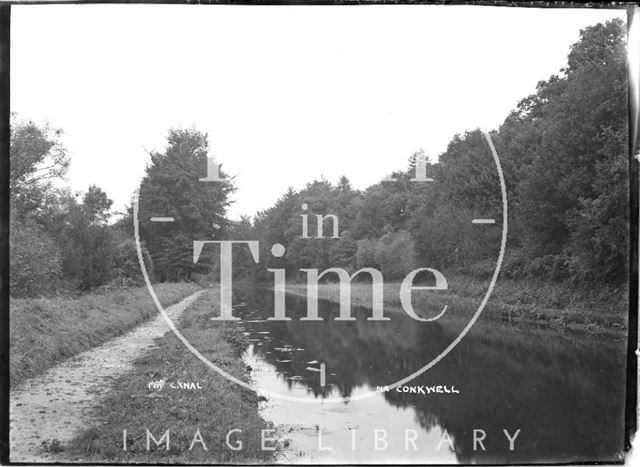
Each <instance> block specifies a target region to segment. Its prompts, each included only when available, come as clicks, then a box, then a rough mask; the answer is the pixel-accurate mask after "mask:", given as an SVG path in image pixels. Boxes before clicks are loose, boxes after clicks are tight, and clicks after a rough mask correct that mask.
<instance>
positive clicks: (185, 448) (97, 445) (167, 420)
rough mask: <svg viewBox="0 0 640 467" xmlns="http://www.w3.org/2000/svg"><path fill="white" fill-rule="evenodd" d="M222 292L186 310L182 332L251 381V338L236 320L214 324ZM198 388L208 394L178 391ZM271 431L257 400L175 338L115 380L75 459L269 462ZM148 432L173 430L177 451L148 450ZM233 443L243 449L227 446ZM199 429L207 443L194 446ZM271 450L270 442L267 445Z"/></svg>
mask: <svg viewBox="0 0 640 467" xmlns="http://www.w3.org/2000/svg"><path fill="white" fill-rule="evenodd" d="M216 300H217V297H216V292H214V291H212V290H209V291H207V292H206V293H205V294H204V295H203V296H202V297H200V299H199V300H198V301H197V302H196V303H195V304H194V305H193V307H192V308H191V309H189V310H187V311H186V312H185V315H184V317H183V318H182V320H181V321H180V323H179V324H178V327H179V328H180V330H181V332H182V334H183V335H184V336H185V337H186V338H187V339H188V340H189V342H190V343H191V344H192V345H193V346H194V347H196V348H197V349H199V350H200V352H202V354H203V355H205V356H206V357H207V358H208V359H210V360H211V361H212V362H214V363H216V364H217V365H219V366H221V367H222V368H224V370H225V371H227V372H229V373H231V374H233V375H234V376H236V377H238V378H240V379H242V380H244V381H248V378H249V376H248V371H249V369H248V368H246V367H245V365H244V364H243V363H242V360H241V353H242V352H243V350H244V349H245V348H246V345H247V342H246V337H245V336H244V335H243V334H242V333H241V332H240V330H238V329H237V327H236V325H235V324H234V323H228V322H227V323H225V322H214V321H211V319H210V318H211V316H212V314H213V313H214V311H213V309H212V307H213V306H215V305H214V304H215V303H216ZM160 380H164V381H165V385H164V387H163V388H162V389H160V390H158V389H156V390H154V389H149V383H150V382H152V381H160ZM178 382H182V383H195V384H198V385H199V386H200V387H201V388H202V389H180V388H179V387H171V385H172V384H173V385H174V386H176V385H178ZM268 428H269V426H267V424H266V423H265V422H264V421H263V420H262V419H261V418H260V417H259V415H258V398H257V396H256V395H255V394H254V393H253V392H251V391H249V390H247V389H244V388H242V387H240V386H238V385H237V384H235V383H232V382H230V381H228V380H227V379H226V378H223V377H222V376H220V375H219V374H217V373H216V372H214V371H213V370H211V369H209V368H208V367H206V366H205V365H204V364H203V363H202V362H201V361H200V360H198V359H197V358H196V357H195V356H194V355H192V354H191V353H190V352H189V350H188V349H186V348H185V347H184V346H183V345H182V343H181V342H180V341H179V340H178V339H177V338H176V337H175V336H174V335H173V334H172V333H171V332H169V333H167V334H165V335H164V336H163V337H162V338H160V339H158V340H157V345H156V347H155V348H154V349H152V350H151V351H149V352H148V353H147V354H146V355H145V356H143V357H142V358H140V359H138V360H137V361H135V362H134V370H133V371H131V372H130V373H128V374H125V375H123V376H121V377H120V378H118V379H117V380H116V381H115V382H114V386H113V390H112V391H111V393H110V395H109V397H108V398H107V399H106V400H105V401H104V402H103V403H102V405H101V407H100V408H99V409H98V412H97V417H96V421H95V424H94V425H93V426H91V427H89V428H88V429H86V430H85V431H84V432H83V433H82V434H81V435H80V436H79V437H77V438H76V439H75V440H74V441H73V442H72V443H71V445H70V447H69V449H68V452H67V454H68V455H71V457H72V458H73V459H74V461H83V462H112V463H120V462H125V463H197V464H202V463H247V462H249V463H251V462H257V461H260V462H267V463H268V461H269V460H270V459H271V454H272V453H271V452H270V451H262V449H261V430H262V429H268ZM125 429H126V430H127V438H128V444H127V450H126V451H124V450H123V449H122V445H123V442H122V438H123V434H122V430H125ZM146 429H148V430H149V431H150V432H151V433H152V435H153V436H154V437H155V439H157V440H159V439H160V437H161V436H162V435H163V434H164V433H165V432H166V431H167V430H170V433H169V439H170V449H169V450H168V451H167V450H165V449H164V448H165V445H164V444H162V446H161V447H155V445H154V444H153V441H152V442H151V445H150V446H151V450H149V451H147V449H146V436H147V435H146ZM233 429H239V430H242V432H241V433H239V432H235V433H233V434H232V436H231V438H230V444H231V445H233V446H236V443H237V441H239V440H241V441H242V444H243V446H242V449H241V450H237V451H234V450H231V449H230V448H228V447H227V446H226V443H225V437H226V435H227V433H228V432H229V431H230V430H233ZM197 430H200V434H201V436H202V441H203V442H204V444H205V445H206V447H207V449H208V450H205V449H204V447H203V445H202V443H201V442H196V443H195V444H194V446H193V449H191V450H190V449H189V447H190V446H191V443H192V441H193V439H194V436H195V434H196V432H197ZM267 445H268V446H270V444H267Z"/></svg>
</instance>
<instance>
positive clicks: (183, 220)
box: [139, 129, 235, 280]
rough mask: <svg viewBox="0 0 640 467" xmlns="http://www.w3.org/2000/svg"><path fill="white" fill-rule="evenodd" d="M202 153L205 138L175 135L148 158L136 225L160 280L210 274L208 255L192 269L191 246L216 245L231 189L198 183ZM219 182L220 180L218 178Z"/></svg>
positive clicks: (225, 185)
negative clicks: (167, 218) (202, 242)
mask: <svg viewBox="0 0 640 467" xmlns="http://www.w3.org/2000/svg"><path fill="white" fill-rule="evenodd" d="M207 152H208V143H207V135H205V134H203V133H200V132H199V131H197V130H193V129H189V130H176V129H174V130H170V131H169V136H168V144H167V147H166V150H165V151H164V152H163V153H159V152H152V153H151V154H150V155H151V164H150V165H148V166H147V170H146V175H145V177H144V179H143V180H142V183H141V185H140V198H139V199H140V216H139V225H140V236H141V238H142V239H144V241H145V242H146V244H147V248H148V249H149V252H150V254H151V257H152V258H153V262H154V265H155V269H156V274H157V275H158V277H159V279H160V280H181V279H189V278H190V277H191V273H192V272H194V271H195V272H205V273H206V272H207V271H209V270H210V269H211V266H210V264H211V259H210V258H211V257H212V254H211V250H208V249H205V250H206V252H203V258H202V259H201V260H200V261H199V263H198V264H197V265H194V263H193V259H192V257H193V241H194V240H216V239H221V238H222V236H223V234H224V231H225V229H226V228H227V225H228V222H227V219H226V217H225V213H226V209H227V207H228V206H229V203H230V201H229V195H230V194H231V193H232V192H233V191H234V190H235V188H234V186H233V183H232V181H231V180H230V179H226V180H223V181H219V182H202V181H200V178H204V177H205V175H206V173H207ZM220 176H221V177H222V178H224V177H225V175H224V173H222V172H221V174H220ZM154 216H163V217H165V216H170V217H173V218H174V219H175V222H171V223H166V224H157V223H153V222H151V221H150V218H151V217H154ZM207 258H209V261H207ZM207 263H208V264H209V265H207Z"/></svg>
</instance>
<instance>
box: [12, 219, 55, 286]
mask: <svg viewBox="0 0 640 467" xmlns="http://www.w3.org/2000/svg"><path fill="white" fill-rule="evenodd" d="M9 251H10V263H9V266H10V278H9V289H10V293H11V296H13V297H34V296H38V295H43V294H45V293H47V292H50V291H52V290H53V289H54V288H55V286H56V284H57V282H58V280H59V279H60V274H61V261H60V251H59V250H58V247H57V246H56V244H55V242H54V241H53V239H52V238H51V237H49V235H47V233H46V232H45V231H44V230H43V229H42V228H41V227H40V226H39V225H37V224H35V223H32V222H23V221H18V220H14V219H11V225H10V233H9Z"/></svg>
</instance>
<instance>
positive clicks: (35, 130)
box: [9, 113, 69, 217]
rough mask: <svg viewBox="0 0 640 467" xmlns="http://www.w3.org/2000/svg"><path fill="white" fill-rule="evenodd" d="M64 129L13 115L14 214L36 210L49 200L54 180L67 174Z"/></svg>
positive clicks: (11, 131)
mask: <svg viewBox="0 0 640 467" xmlns="http://www.w3.org/2000/svg"><path fill="white" fill-rule="evenodd" d="M61 135H62V131H61V130H59V129H51V128H49V127H48V126H46V125H44V126H38V125H36V124H35V123H34V122H32V121H24V120H20V119H19V118H18V116H17V114H15V113H13V114H12V115H11V130H10V136H9V144H10V158H11V164H10V171H9V190H10V193H11V195H10V196H11V212H12V215H13V216H20V217H23V216H26V215H28V214H31V213H33V212H37V210H38V209H40V208H41V207H42V206H43V205H44V204H45V203H46V201H47V195H48V192H49V191H51V188H52V187H51V182H52V181H53V180H55V179H60V178H62V177H64V175H65V174H66V173H67V170H68V168H69V157H68V156H67V153H66V151H65V149H64V147H63V146H62V144H61V143H60V136H61Z"/></svg>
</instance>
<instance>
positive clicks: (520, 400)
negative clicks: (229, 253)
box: [234, 289, 624, 463]
mask: <svg viewBox="0 0 640 467" xmlns="http://www.w3.org/2000/svg"><path fill="white" fill-rule="evenodd" d="M235 302H236V303H240V302H242V304H241V306H238V307H236V310H235V311H234V314H235V315H237V316H240V317H242V319H243V321H242V323H241V326H243V329H244V331H245V332H246V333H247V334H248V337H249V339H250V340H251V342H252V346H251V350H250V358H252V359H253V362H254V364H253V365H252V366H254V367H255V368H254V373H255V374H254V380H255V381H257V384H259V385H260V386H261V387H260V388H261V389H267V390H270V391H273V392H280V393H285V392H286V393H288V394H290V395H296V396H306V397H310V398H313V397H316V398H326V397H336V396H342V397H350V396H353V395H356V394H360V393H364V392H369V391H371V390H375V389H376V387H377V386H383V385H388V384H391V383H394V382H395V381H398V380H400V379H402V378H404V377H406V376H407V375H409V374H411V373H412V372H413V371H416V370H417V369H419V368H421V367H422V366H424V365H425V364H426V363H427V362H429V361H430V360H431V359H432V358H433V357H435V356H436V355H438V354H439V353H440V352H441V351H442V350H443V349H444V348H445V347H446V346H447V345H448V344H449V343H450V342H451V341H452V340H453V339H455V337H456V336H457V334H458V333H459V331H460V325H459V324H458V325H456V324H454V323H447V322H446V321H439V322H435V323H418V322H416V321H414V320H412V319H410V318H409V317H406V316H405V315H403V314H399V315H394V316H393V319H392V320H391V321H386V322H375V321H366V319H365V317H366V316H369V315H370V311H368V310H366V309H354V311H355V312H354V313H353V316H358V317H359V318H358V319H357V320H356V321H351V322H336V321H334V320H333V319H331V320H329V319H328V317H329V316H331V317H335V316H338V306H337V305H336V304H332V303H329V302H321V305H320V316H322V317H325V319H324V320H323V321H319V322H304V321H299V317H300V316H302V315H304V314H305V313H306V301H305V299H303V298H301V297H295V296H287V300H286V310H287V316H291V317H293V318H294V319H293V320H292V321H286V322H281V321H266V319H265V318H267V317H269V316H273V298H272V293H271V292H270V291H268V290H258V289H240V290H238V291H237V296H236V297H235ZM481 321H482V320H481ZM321 362H322V363H324V364H325V365H326V385H325V386H324V387H323V386H321V384H320V374H319V371H318V370H319V365H320V363H321ZM407 385H410V386H437V385H444V386H448V387H455V388H456V389H457V390H459V391H460V393H459V394H433V393H432V394H428V395H423V394H409V393H402V392H397V391H394V390H392V391H389V392H385V393H381V394H380V395H379V396H376V397H373V398H371V399H366V400H362V401H351V402H348V403H345V404H342V403H341V404H321V405H318V404H295V403H291V402H287V401H284V402H279V401H277V400H275V399H274V400H271V401H269V403H268V404H266V407H265V409H264V410H265V416H266V418H267V419H269V420H271V421H273V422H274V423H276V424H278V425H285V426H290V427H292V430H293V427H297V430H295V431H296V432H297V436H298V440H300V432H303V433H304V432H305V430H306V435H307V438H308V439H307V443H306V445H305V444H304V442H302V445H305V446H306V447H305V450H307V451H306V454H307V455H306V456H305V457H304V458H303V459H298V460H302V461H311V462H314V461H315V462H319V461H324V462H330V461H331V462H340V461H345V462H348V461H359V462H382V461H383V460H386V461H390V462H404V463H407V462H441V463H444V462H451V461H454V462H455V461H458V462H464V463H504V462H509V463H523V462H533V461H537V462H542V461H547V462H566V461H597V460H600V461H611V460H615V459H619V455H620V453H621V452H622V448H623V426H624V423H623V410H624V403H623V401H624V346H623V344H621V343H617V344H616V343H611V344H608V345H605V344H603V343H602V342H598V341H597V340H594V339H588V338H585V337H584V336H580V337H577V336H568V335H566V334H560V333H556V332H553V331H539V330H537V331H533V330H532V331H527V332H524V331H518V330H516V329H515V328H510V327H508V326H506V325H504V324H500V323H491V324H488V323H482V322H479V323H478V324H477V325H476V326H474V328H473V329H472V331H471V332H470V333H469V335H467V336H466V337H465V338H464V339H463V340H462V341H461V342H460V344H459V345H458V346H457V347H456V348H455V349H454V350H453V351H452V352H451V353H450V354H449V355H448V356H447V357H446V358H444V359H443V360H442V361H440V362H439V363H438V364H437V365H435V366H434V367H433V368H431V369H430V370H429V371H427V372H426V373H425V374H423V375H421V376H420V377H418V378H416V379H414V380H413V381H411V382H410V383H408V384H407ZM315 425H318V426H315ZM376 428H379V429H383V430H384V431H385V432H386V437H387V439H386V441H387V448H386V449H384V450H380V451H375V450H374V447H375V436H376V435H375V433H374V429H376ZM323 429H324V431H323ZM413 429H417V430H419V431H420V436H419V438H418V440H417V441H416V443H415V445H417V447H418V449H417V450H414V445H411V443H409V444H408V445H407V440H406V437H407V433H406V432H405V430H413ZM474 429H481V430H483V431H484V432H485V433H486V438H485V439H484V441H483V443H482V445H480V444H477V445H476V446H475V449H474V443H473V438H474V434H473V430H474ZM518 429H520V430H521V431H520V433H519V435H518V437H517V438H516V441H515V443H514V450H513V451H511V450H510V449H509V442H508V440H507V438H506V436H505V433H504V431H503V430H507V433H508V434H509V435H510V436H513V434H514V433H515V432H516V431H517V430H518ZM354 430H355V434H354ZM318 431H322V433H321V436H324V438H323V441H324V442H326V445H327V446H331V447H333V448H334V449H333V451H326V452H318V449H317V448H318V440H317V432H318ZM445 432H446V433H447V434H448V435H449V436H450V437H451V440H452V441H451V442H452V444H453V452H451V450H450V449H449V444H448V443H447V442H446V439H445V442H444V443H443V442H441V441H442V439H443V433H445ZM379 435H380V436H382V434H379ZM411 435H412V434H411V433H409V437H411ZM478 435H479V436H481V435H480V434H478ZM292 436H293V437H294V439H295V436H296V433H292ZM352 436H353V437H354V438H355V441H354V439H353V438H352ZM445 436H446V435H445ZM303 438H304V436H303ZM379 444H380V446H379V447H384V443H379ZM438 445H440V446H439V447H440V449H437V447H438ZM407 447H408V449H405V448H407ZM483 447H484V450H483V449H482V448H483ZM314 456H315V457H314ZM314 459H315V460H314ZM289 460H291V461H294V462H295V461H298V460H296V459H289Z"/></svg>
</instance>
